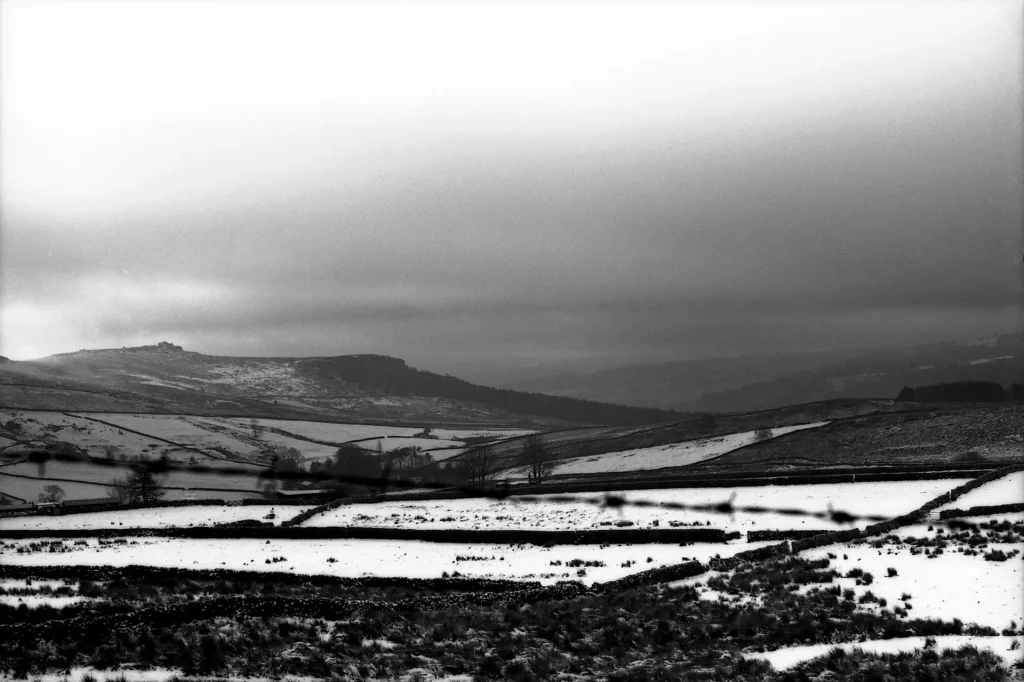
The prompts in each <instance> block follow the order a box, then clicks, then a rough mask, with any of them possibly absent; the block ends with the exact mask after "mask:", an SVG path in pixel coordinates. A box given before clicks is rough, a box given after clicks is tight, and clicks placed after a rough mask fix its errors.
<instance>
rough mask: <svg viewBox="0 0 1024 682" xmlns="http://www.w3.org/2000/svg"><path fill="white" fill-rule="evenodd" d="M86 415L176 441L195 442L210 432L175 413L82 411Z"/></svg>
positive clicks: (208, 435) (204, 437)
mask: <svg viewBox="0 0 1024 682" xmlns="http://www.w3.org/2000/svg"><path fill="white" fill-rule="evenodd" d="M82 414H83V415H85V416H87V417H93V418H94V419H101V420H103V421H105V422H110V423H111V424H117V425H119V426H121V427H123V428H127V429H132V430H134V431H141V432H142V433H147V434H150V435H153V436H157V437H158V438H164V439H167V440H173V441H174V442H176V443H188V444H192V443H196V442H200V441H202V440H204V439H209V437H210V436H211V435H213V434H211V433H210V432H209V431H206V430H205V429H201V428H200V427H198V426H196V425H195V424H192V423H191V422H189V421H188V420H187V419H186V418H185V417H181V416H177V415H159V414H157V415H140V414H108V413H105V412H97V413H85V412H83V413H82Z"/></svg>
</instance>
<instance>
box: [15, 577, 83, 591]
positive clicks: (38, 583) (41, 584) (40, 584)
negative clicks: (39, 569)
mask: <svg viewBox="0 0 1024 682" xmlns="http://www.w3.org/2000/svg"><path fill="white" fill-rule="evenodd" d="M45 587H49V588H50V589H52V590H55V589H57V588H58V587H70V588H71V589H73V590H77V589H78V582H77V581H72V582H71V584H68V583H65V582H64V581H63V580H33V581H32V584H31V585H29V584H28V581H27V580H9V579H8V580H0V589H4V590H36V591H38V590H41V589H43V588H45Z"/></svg>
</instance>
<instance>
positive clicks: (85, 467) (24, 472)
mask: <svg viewBox="0 0 1024 682" xmlns="http://www.w3.org/2000/svg"><path fill="white" fill-rule="evenodd" d="M204 463H205V464H209V463H210V461H209V460H206V461H204ZM212 466H214V467H220V466H227V465H226V464H224V463H221V462H218V463H214V464H212ZM230 466H242V465H238V464H231V465H230ZM127 471H128V470H127V468H124V467H109V468H108V467H99V466H94V465H91V464H88V463H86V462H47V463H46V466H45V468H44V469H43V471H42V473H43V477H42V478H39V476H40V469H39V466H38V465H36V464H33V463H31V462H26V463H22V464H14V465H11V466H6V467H3V468H2V469H0V492H5V493H9V494H11V495H15V496H17V497H20V498H23V499H27V500H35V499H36V498H37V497H38V496H39V493H41V492H42V491H43V488H44V487H46V486H47V485H51V484H53V485H58V486H60V487H61V488H63V489H64V491H65V492H66V493H67V496H68V499H72V500H74V499H90V498H95V497H106V486H107V484H108V483H109V482H110V479H112V478H123V477H124V476H125V475H126V473H127ZM261 471H263V469H262V468H260V467H255V466H254V467H252V474H251V475H231V476H218V475H216V474H214V473H212V472H211V473H200V472H191V471H172V472H170V473H168V474H165V475H164V476H162V480H163V483H162V485H165V486H171V487H175V488H177V487H181V488H192V489H198V488H224V489H227V490H228V492H222V491H219V490H218V491H212V492H203V491H200V490H195V494H196V496H197V497H199V496H202V497H205V498H210V499H223V500H240V499H244V498H246V497H259V495H260V492H259V491H260V489H261V487H262V485H263V483H264V482H265V481H262V480H260V479H259V478H258V477H257V474H258V473H259V472H261ZM4 474H20V475H21V476H27V477H28V478H16V477H14V476H6V475H4ZM53 479H69V480H53ZM71 481H79V483H74V482H71ZM182 494H183V493H182V491H179V490H168V491H167V495H166V497H164V499H165V500H179V499H181V496H182Z"/></svg>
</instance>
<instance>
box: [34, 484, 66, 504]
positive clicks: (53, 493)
mask: <svg viewBox="0 0 1024 682" xmlns="http://www.w3.org/2000/svg"><path fill="white" fill-rule="evenodd" d="M67 496H68V495H67V493H65V492H64V488H61V487H60V486H59V485H48V486H46V487H45V488H43V492H41V493H39V501H40V502H63V501H64V498H65V497H67Z"/></svg>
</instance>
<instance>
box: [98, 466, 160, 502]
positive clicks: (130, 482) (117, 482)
mask: <svg viewBox="0 0 1024 682" xmlns="http://www.w3.org/2000/svg"><path fill="white" fill-rule="evenodd" d="M162 486H163V477H158V476H157V475H156V474H154V473H153V471H152V469H151V468H150V464H149V462H148V461H147V460H146V459H144V458H142V457H139V458H137V459H135V460H134V461H133V462H132V464H131V470H130V471H129V472H128V475H127V476H126V477H125V478H123V479H118V478H115V479H111V480H110V481H109V482H108V483H107V497H109V498H111V499H112V500H117V502H118V503H119V504H123V503H125V502H156V501H157V500H159V499H160V498H161V497H163V496H164V495H166V494H167V491H166V490H164V489H163V487H162Z"/></svg>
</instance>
